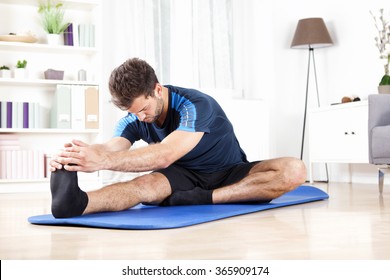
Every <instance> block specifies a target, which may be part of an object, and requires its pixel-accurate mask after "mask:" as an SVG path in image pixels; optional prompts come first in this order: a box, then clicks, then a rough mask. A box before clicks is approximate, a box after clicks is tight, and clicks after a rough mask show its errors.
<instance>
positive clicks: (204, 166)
mask: <svg viewBox="0 0 390 280" xmlns="http://www.w3.org/2000/svg"><path fill="white" fill-rule="evenodd" d="M165 87H166V88H168V91H169V103H168V104H169V106H168V114H167V117H166V119H165V121H164V123H163V125H162V126H161V127H159V126H157V125H156V124H155V123H145V122H141V121H139V120H138V118H137V116H135V115H133V114H131V113H129V114H128V115H127V116H125V117H123V118H122V119H121V120H120V121H119V122H118V124H117V127H116V130H115V134H114V136H121V137H124V138H126V139H128V140H129V141H130V142H131V143H132V144H133V143H134V142H135V141H137V140H140V139H142V140H144V141H145V142H147V143H149V144H152V143H159V142H161V141H162V140H163V139H164V138H165V137H166V136H168V135H169V134H170V133H171V132H173V131H175V130H183V131H190V132H204V135H203V137H202V139H201V140H200V142H199V143H198V144H197V145H196V146H195V147H194V148H193V149H192V150H191V151H190V152H189V153H188V154H186V155H185V156H183V157H182V158H180V159H179V160H178V161H176V162H175V163H176V164H178V165H180V166H183V167H185V168H188V169H191V170H195V171H199V172H205V173H213V172H217V171H222V170H226V169H228V168H230V167H232V166H233V165H236V164H239V163H242V162H248V161H247V159H246V155H245V153H244V151H243V150H242V149H241V147H240V145H239V143H238V141H237V138H236V136H235V134H234V131H233V126H232V124H231V123H230V121H229V120H228V118H227V117H226V115H225V112H224V111H223V110H222V108H221V107H220V106H219V104H218V103H217V102H216V101H215V100H214V99H213V98H212V97H211V96H208V95H206V94H204V93H202V92H200V91H197V90H194V89H186V88H180V87H174V86H170V85H166V86H165Z"/></svg>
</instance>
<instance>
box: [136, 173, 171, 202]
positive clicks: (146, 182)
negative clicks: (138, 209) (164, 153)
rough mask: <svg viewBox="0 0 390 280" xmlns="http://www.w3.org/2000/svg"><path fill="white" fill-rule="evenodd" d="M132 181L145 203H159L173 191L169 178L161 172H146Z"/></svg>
mask: <svg viewBox="0 0 390 280" xmlns="http://www.w3.org/2000/svg"><path fill="white" fill-rule="evenodd" d="M132 182H133V184H134V185H135V187H136V188H137V190H138V191H139V192H140V194H141V195H140V197H141V199H142V202H145V203H150V204H158V203H160V202H161V201H162V200H164V199H165V198H166V197H168V196H169V195H170V194H171V192H172V191H171V187H170V184H169V181H168V179H167V178H166V177H165V176H164V175H162V174H161V173H150V174H145V175H142V176H139V177H137V178H135V179H134V180H133V181H132Z"/></svg>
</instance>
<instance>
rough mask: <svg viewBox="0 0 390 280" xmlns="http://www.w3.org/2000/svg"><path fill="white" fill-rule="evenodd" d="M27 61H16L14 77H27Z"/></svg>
mask: <svg viewBox="0 0 390 280" xmlns="http://www.w3.org/2000/svg"><path fill="white" fill-rule="evenodd" d="M26 67H27V61H26V60H25V59H24V60H22V61H21V60H18V62H17V63H16V68H15V69H14V78H15V79H25V78H27V70H26Z"/></svg>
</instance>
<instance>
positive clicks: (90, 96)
mask: <svg viewBox="0 0 390 280" xmlns="http://www.w3.org/2000/svg"><path fill="white" fill-rule="evenodd" d="M85 128H87V129H98V128H99V90H98V87H92V86H88V87H86V88H85Z"/></svg>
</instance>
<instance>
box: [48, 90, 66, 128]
mask: <svg viewBox="0 0 390 280" xmlns="http://www.w3.org/2000/svg"><path fill="white" fill-rule="evenodd" d="M51 127H52V128H65V129H66V128H71V86H70V85H62V84H58V85H57V89H56V92H55V95H54V102H53V106H52V111H51Z"/></svg>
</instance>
